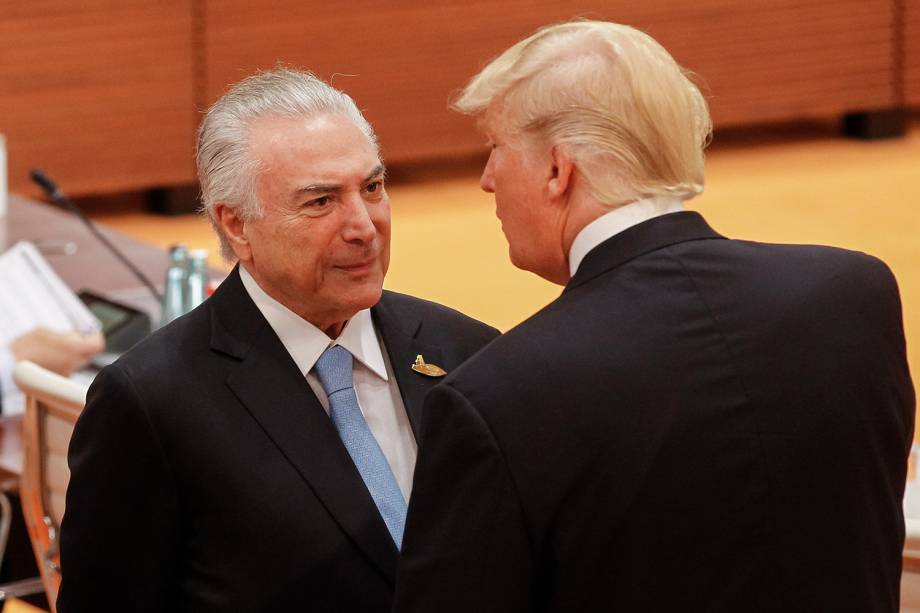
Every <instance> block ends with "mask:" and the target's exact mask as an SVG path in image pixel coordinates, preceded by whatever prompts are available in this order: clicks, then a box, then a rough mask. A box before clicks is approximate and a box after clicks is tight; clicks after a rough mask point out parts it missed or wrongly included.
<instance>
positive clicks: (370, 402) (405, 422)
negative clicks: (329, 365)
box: [240, 266, 417, 501]
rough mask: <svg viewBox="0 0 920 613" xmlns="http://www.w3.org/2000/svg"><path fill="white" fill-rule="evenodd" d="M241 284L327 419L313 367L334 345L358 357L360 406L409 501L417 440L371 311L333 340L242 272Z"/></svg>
mask: <svg viewBox="0 0 920 613" xmlns="http://www.w3.org/2000/svg"><path fill="white" fill-rule="evenodd" d="M240 278H241V279H242V281H243V287H245V288H246V291H247V292H248V293H249V296H250V298H252V301H253V302H255V303H256V307H258V309H259V311H261V312H262V315H263V316H264V317H265V319H266V320H267V321H268V324H269V325H270V326H271V327H272V329H273V330H274V331H275V334H277V335H278V338H279V339H281V344H282V345H284V348H285V349H287V352H288V353H289V354H290V355H291V357H292V358H293V359H294V362H295V363H296V364H297V367H298V368H299V369H300V372H302V373H304V375H305V376H306V378H307V383H309V384H310V387H311V388H312V389H313V392H314V393H315V394H316V397H317V399H318V400H319V402H320V404H322V405H323V408H324V409H326V413H329V399H328V398H327V397H326V392H325V391H324V390H323V386H322V385H321V384H320V382H319V378H318V377H317V376H316V373H315V372H313V366H314V365H315V364H316V361H317V360H318V359H319V356H320V355H322V353H323V352H324V351H325V350H326V349H327V348H328V347H331V346H333V345H341V346H342V347H344V348H345V349H347V350H348V351H349V352H350V353H351V355H353V356H354V366H353V375H354V385H355V395H356V396H357V397H358V406H360V407H361V412H362V413H363V414H364V419H366V420H367V425H368V426H369V427H370V429H371V432H372V433H373V435H374V438H376V439H377V443H378V444H379V445H380V449H381V450H383V455H384V456H385V457H386V459H387V462H389V464H390V468H391V469H392V470H393V475H394V476H395V477H396V481H397V483H399V489H400V490H401V491H402V493H403V496H405V497H406V500H407V501H408V500H409V495H410V494H411V493H412V474H413V472H414V470H415V457H416V455H417V447H416V442H415V436H414V435H413V434H412V426H411V425H410V423H409V417H408V415H407V414H406V407H405V405H404V404H403V401H402V396H401V395H400V393H399V387H398V386H397V385H396V377H395V376H394V375H393V368H392V365H391V364H390V360H389V357H388V356H387V352H386V350H385V347H384V346H383V340H382V339H381V338H379V336H378V335H377V332H376V330H375V329H374V322H373V320H372V319H371V312H370V309H364V310H363V311H359V312H358V313H356V314H355V316H354V317H352V318H351V319H349V320H348V322H347V323H346V324H345V328H344V329H343V330H342V333H341V334H340V335H339V337H338V338H337V339H334V340H333V339H330V338H329V337H328V336H327V335H326V333H325V332H323V331H322V330H320V329H319V328H317V327H316V326H314V325H313V324H311V323H310V322H308V321H306V320H305V319H303V318H301V317H300V316H299V315H297V314H296V313H294V312H293V311H291V310H290V309H288V308H287V307H285V306H284V305H283V304H281V303H280V302H278V301H277V300H275V299H274V298H272V297H271V296H269V295H268V294H266V293H265V291H264V290H263V289H262V288H261V287H259V284H258V283H256V281H255V279H253V278H252V275H250V274H249V272H247V271H246V269H245V268H243V267H242V266H240Z"/></svg>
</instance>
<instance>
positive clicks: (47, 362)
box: [10, 328, 105, 375]
mask: <svg viewBox="0 0 920 613" xmlns="http://www.w3.org/2000/svg"><path fill="white" fill-rule="evenodd" d="M103 349H105V339H104V338H103V336H102V334H101V333H98V332H97V333H95V334H90V335H82V334H79V333H77V332H55V331H54V330H49V329H48V328H36V329H34V330H32V331H31V332H27V333H26V334H23V335H22V336H20V337H18V338H17V339H16V340H14V341H13V342H12V343H11V344H10V352H11V353H12V354H13V357H14V358H15V359H16V361H20V360H29V361H32V362H35V363H36V364H38V365H39V366H42V367H44V368H47V369H48V370H53V371H54V372H57V373H60V374H62V375H69V374H70V373H72V372H73V371H75V370H77V369H78V368H80V367H82V366H84V365H85V364H86V363H87V362H89V360H90V359H91V358H92V357H93V356H94V355H96V354H97V353H99V352H100V351H102V350H103Z"/></svg>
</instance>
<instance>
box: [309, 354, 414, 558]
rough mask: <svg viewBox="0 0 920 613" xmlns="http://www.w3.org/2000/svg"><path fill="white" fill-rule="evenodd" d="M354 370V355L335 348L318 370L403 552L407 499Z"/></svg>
mask: <svg viewBox="0 0 920 613" xmlns="http://www.w3.org/2000/svg"><path fill="white" fill-rule="evenodd" d="M351 366H352V356H351V353H349V351H348V350H347V349H345V348H344V347H341V346H339V345H335V346H333V347H329V348H328V349H326V351H324V352H323V355H321V356H319V360H317V361H316V366H315V367H314V370H315V371H316V375H317V376H318V377H319V382H320V384H321V385H322V386H323V390H324V391H325V392H326V396H328V397H329V417H331V418H332V423H333V424H334V425H335V429H336V430H338V432H339V436H340V437H341V438H342V442H343V443H345V448H346V449H347V450H348V455H350V456H351V461H352V462H354V463H355V466H356V467H357V469H358V472H359V473H361V478H362V479H363V480H364V485H366V486H367V491H368V492H370V494H371V498H373V499H374V504H376V505H377V509H378V510H379V511H380V516H381V517H383V521H384V523H386V525H387V529H388V530H389V531H390V535H391V536H392V537H393V541H394V542H395V543H396V548H397V549H399V548H401V547H402V538H403V529H404V528H405V526H406V499H405V498H403V495H402V491H400V489H399V484H398V483H397V482H396V477H395V476H393V471H392V469H390V464H389V462H387V459H386V456H384V455H383V451H382V450H381V449H380V445H379V444H378V443H377V439H375V438H374V434H373V433H372V432H371V429H370V428H369V427H368V425H367V421H366V420H365V419H364V415H363V414H362V413H361V407H359V406H358V397H357V396H356V395H355V388H354V383H353V380H352V374H351Z"/></svg>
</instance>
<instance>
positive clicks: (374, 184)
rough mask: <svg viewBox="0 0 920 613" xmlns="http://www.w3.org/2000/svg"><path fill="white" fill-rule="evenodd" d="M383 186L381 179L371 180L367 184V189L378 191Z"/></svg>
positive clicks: (372, 191)
mask: <svg viewBox="0 0 920 613" xmlns="http://www.w3.org/2000/svg"><path fill="white" fill-rule="evenodd" d="M382 188H383V181H373V182H371V183H368V184H367V188H366V189H367V191H369V192H371V193H374V192H377V191H380V190H381V189H382Z"/></svg>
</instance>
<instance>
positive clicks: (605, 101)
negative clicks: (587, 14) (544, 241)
mask: <svg viewBox="0 0 920 613" xmlns="http://www.w3.org/2000/svg"><path fill="white" fill-rule="evenodd" d="M453 108H454V109H455V110H457V111H460V112H462V113H467V114H474V115H481V116H482V117H483V119H484V120H485V123H486V125H487V126H488V125H489V124H490V123H491V122H500V129H501V130H502V131H503V133H504V134H506V135H508V136H510V137H512V138H515V139H517V138H518V137H523V139H524V140H527V139H530V140H533V139H539V140H540V141H542V142H544V143H548V144H549V145H551V146H558V147H562V148H563V149H564V150H565V151H567V152H568V153H569V155H571V156H572V157H573V159H574V160H575V164H576V167H577V168H578V170H579V171H580V172H581V174H582V175H583V176H584V177H585V179H586V180H587V183H588V189H589V190H590V192H591V194H592V196H593V197H594V198H595V199H597V200H598V201H600V202H602V203H605V204H608V205H617V204H622V203H625V202H630V201H633V200H637V199H640V198H647V197H651V196H661V195H671V196H678V197H681V198H684V199H689V198H692V197H693V196H696V195H697V194H700V193H701V192H702V191H703V183H704V172H703V149H704V148H705V147H706V145H707V144H708V142H709V138H710V134H711V131H712V121H711V119H710V117H709V110H708V108H707V105H706V101H705V99H704V98H703V95H702V94H701V93H700V90H699V89H698V88H697V86H696V85H694V84H693V82H692V81H691V80H690V78H689V76H688V73H687V72H686V71H685V70H684V69H682V68H681V67H680V66H679V65H678V64H677V62H675V61H674V59H673V58H672V57H671V55H670V54H669V53H668V52H667V51H666V50H665V49H664V47H662V46H661V45H660V44H658V42H656V41H655V40H654V39H653V38H652V37H650V36H648V35H647V34H645V33H643V32H640V31H639V30H636V29H634V28H631V27H629V26H625V25H620V24H616V23H609V22H603V21H572V22H567V23H561V24H557V25H553V26H548V27H546V28H543V29H541V30H539V31H537V32H536V33H535V34H533V35H531V36H529V37H528V38H525V39H524V40H522V41H520V42H519V43H517V44H516V45H514V46H512V47H511V48H510V49H508V50H507V51H505V52H504V53H502V54H501V55H499V56H498V57H497V58H496V59H494V60H493V61H492V62H490V63H489V65H488V66H486V67H485V68H484V69H483V70H482V72H480V73H479V74H478V75H476V76H475V77H473V78H472V79H471V80H470V82H469V83H468V84H467V85H466V87H465V88H464V89H463V91H462V92H461V93H460V95H459V96H458V98H457V100H456V101H455V102H454V104H453Z"/></svg>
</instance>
